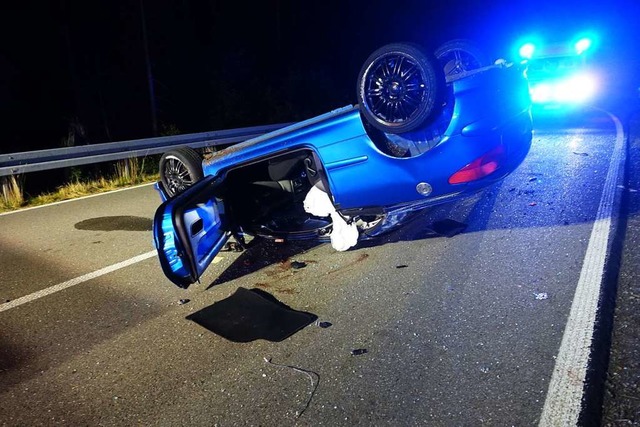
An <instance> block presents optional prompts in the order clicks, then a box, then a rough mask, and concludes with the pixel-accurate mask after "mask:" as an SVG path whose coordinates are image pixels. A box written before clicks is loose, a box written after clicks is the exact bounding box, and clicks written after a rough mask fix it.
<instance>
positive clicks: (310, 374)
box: [263, 357, 320, 418]
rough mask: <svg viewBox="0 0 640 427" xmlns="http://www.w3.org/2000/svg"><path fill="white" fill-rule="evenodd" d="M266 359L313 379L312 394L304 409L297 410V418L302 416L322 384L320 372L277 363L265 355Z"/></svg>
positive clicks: (269, 362) (268, 361)
mask: <svg viewBox="0 0 640 427" xmlns="http://www.w3.org/2000/svg"><path fill="white" fill-rule="evenodd" d="M263 359H264V361H265V362H266V363H268V364H270V365H273V366H276V367H278V368H288V369H292V370H294V371H296V372H299V373H301V374H305V375H306V376H307V377H309V381H311V394H310V395H309V399H307V402H306V404H305V405H304V408H302V411H296V418H300V417H301V416H302V414H304V411H306V410H307V408H308V407H309V405H310V404H311V399H313V396H314V395H315V394H316V390H317V389H318V385H319V384H320V374H318V373H317V372H314V371H310V370H307V369H303V368H299V367H297V366H291V365H283V364H280V363H275V362H273V361H272V360H271V358H270V357H263Z"/></svg>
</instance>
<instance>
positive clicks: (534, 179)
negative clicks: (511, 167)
mask: <svg viewBox="0 0 640 427" xmlns="http://www.w3.org/2000/svg"><path fill="white" fill-rule="evenodd" d="M537 180H538V178H536V177H535V176H532V177H531V178H529V182H534V181H537Z"/></svg>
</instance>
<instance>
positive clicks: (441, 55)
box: [435, 39, 489, 77]
mask: <svg viewBox="0 0 640 427" xmlns="http://www.w3.org/2000/svg"><path fill="white" fill-rule="evenodd" d="M435 55H436V58H438V61H439V62H440V65H441V67H442V69H443V71H444V74H445V76H447V77H452V76H455V75H456V74H461V73H464V72H467V71H472V70H475V69H478V68H482V67H485V66H487V65H489V61H488V59H487V57H486V55H485V54H484V52H482V50H480V49H479V48H478V47H477V46H476V45H475V44H474V43H473V42H471V41H469V40H466V39H454V40H450V41H448V42H446V43H443V44H442V46H440V47H439V48H438V49H436V52H435Z"/></svg>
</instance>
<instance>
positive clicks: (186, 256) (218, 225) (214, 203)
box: [153, 177, 231, 288]
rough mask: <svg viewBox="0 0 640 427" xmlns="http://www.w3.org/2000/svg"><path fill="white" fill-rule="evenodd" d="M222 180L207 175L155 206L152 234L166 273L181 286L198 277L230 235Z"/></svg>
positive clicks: (194, 280) (184, 286)
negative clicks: (222, 196)
mask: <svg viewBox="0 0 640 427" xmlns="http://www.w3.org/2000/svg"><path fill="white" fill-rule="evenodd" d="M220 187H221V186H220V181H219V180H216V179H215V178H214V177H206V178H205V179H203V180H201V181H199V182H197V183H196V184H195V185H193V186H192V187H189V188H188V189H187V190H185V191H184V192H182V193H179V194H178V195H176V196H175V197H173V198H171V199H169V200H167V201H166V202H164V203H163V204H162V205H160V207H159V208H158V209H157V210H156V214H155V218H154V220H153V236H154V243H155V246H156V249H157V250H158V257H159V258H160V264H161V265H162V270H163V271H164V274H165V276H167V277H168V278H169V280H171V281H172V282H173V283H175V284H176V285H178V286H179V287H181V288H187V287H188V286H189V285H190V284H192V283H194V282H196V281H198V280H199V279H200V276H201V275H202V273H203V272H204V271H205V270H206V269H207V267H208V266H209V264H211V261H213V258H215V256H216V254H217V253H218V252H219V251H220V249H222V247H223V246H224V244H225V243H226V241H227V240H228V239H229V236H230V235H231V231H230V229H229V228H228V227H227V226H226V225H227V223H228V221H227V218H226V217H225V209H224V202H223V201H222V199H220V198H219V197H218V196H219V194H220Z"/></svg>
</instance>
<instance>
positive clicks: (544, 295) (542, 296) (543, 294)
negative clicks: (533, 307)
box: [533, 292, 549, 301]
mask: <svg viewBox="0 0 640 427" xmlns="http://www.w3.org/2000/svg"><path fill="white" fill-rule="evenodd" d="M533 295H534V296H535V297H536V299H537V300H539V301H541V300H545V299H548V298H549V294H547V293H546V292H534V293H533Z"/></svg>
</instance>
